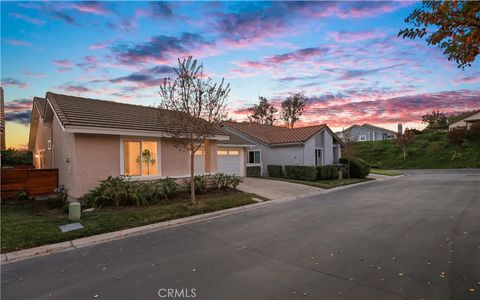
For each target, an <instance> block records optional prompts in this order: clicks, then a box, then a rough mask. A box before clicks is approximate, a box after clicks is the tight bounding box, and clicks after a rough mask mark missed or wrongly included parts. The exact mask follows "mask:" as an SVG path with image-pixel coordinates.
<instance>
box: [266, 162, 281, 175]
mask: <svg viewBox="0 0 480 300" xmlns="http://www.w3.org/2000/svg"><path fill="white" fill-rule="evenodd" d="M267 170H268V176H270V177H278V178H280V177H283V166H281V165H268V166H267Z"/></svg>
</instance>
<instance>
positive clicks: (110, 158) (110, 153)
mask: <svg viewBox="0 0 480 300" xmlns="http://www.w3.org/2000/svg"><path fill="white" fill-rule="evenodd" d="M74 139H75V155H74V164H75V168H74V174H73V176H74V178H75V187H74V190H73V191H72V196H73V197H75V198H79V197H81V196H82V195H84V194H85V193H86V192H88V191H90V190H91V189H93V188H95V187H96V186H98V184H99V183H100V180H103V179H106V178H107V177H108V176H118V175H120V137H119V136H114V135H95V134H81V133H76V134H75V136H74Z"/></svg>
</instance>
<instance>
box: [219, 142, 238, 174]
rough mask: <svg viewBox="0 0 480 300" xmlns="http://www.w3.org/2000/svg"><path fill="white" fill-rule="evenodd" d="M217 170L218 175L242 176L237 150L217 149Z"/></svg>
mask: <svg viewBox="0 0 480 300" xmlns="http://www.w3.org/2000/svg"><path fill="white" fill-rule="evenodd" d="M217 168H218V172H219V173H224V174H228V175H237V176H242V172H241V170H242V159H241V157H240V150H239V149H228V148H218V150H217Z"/></svg>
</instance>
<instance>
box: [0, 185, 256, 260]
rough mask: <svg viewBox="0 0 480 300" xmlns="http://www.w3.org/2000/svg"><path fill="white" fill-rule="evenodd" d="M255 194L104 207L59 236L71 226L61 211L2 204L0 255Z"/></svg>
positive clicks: (246, 200) (244, 200)
mask: <svg viewBox="0 0 480 300" xmlns="http://www.w3.org/2000/svg"><path fill="white" fill-rule="evenodd" d="M253 197H257V198H261V197H259V196H257V195H254V194H247V193H243V192H240V191H235V192H222V191H216V192H209V193H208V194H205V195H197V204H196V205H195V206H193V205H191V204H190V203H189V201H188V198H186V197H184V198H182V199H177V200H176V201H175V202H171V203H168V204H158V205H151V206H145V207H123V208H104V209H99V210H96V211H94V212H90V213H83V215H82V219H81V221H80V222H81V224H82V225H83V226H84V227H85V229H83V230H77V231H72V232H68V233H61V231H60V229H59V228H58V226H59V225H63V224H68V223H70V222H69V221H68V219H67V215H66V214H64V213H63V212H62V211H60V210H51V209H46V208H44V209H36V210H35V212H34V211H33V210H32V208H31V207H29V206H21V205H13V204H4V205H2V206H1V217H2V222H1V252H2V253H5V252H10V251H15V250H21V249H26V248H31V247H36V246H41V245H45V244H51V243H58V242H63V241H68V240H72V239H76V238H81V237H86V236H91V235H95V234H100V233H105V232H111V231H116V230H121V229H126V228H132V227H137V226H142V225H147V224H152V223H157V222H162V221H167V220H172V219H177V218H182V217H187V216H192V215H197V214H202V213H207V212H213V211H218V210H222V209H227V208H232V207H237V206H242V205H247V204H253V203H256V202H255V201H254V200H252V198H253Z"/></svg>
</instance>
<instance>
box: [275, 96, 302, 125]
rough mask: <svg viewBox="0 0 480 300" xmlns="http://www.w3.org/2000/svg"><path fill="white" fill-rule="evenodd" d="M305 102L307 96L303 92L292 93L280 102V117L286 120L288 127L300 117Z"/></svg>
mask: <svg viewBox="0 0 480 300" xmlns="http://www.w3.org/2000/svg"><path fill="white" fill-rule="evenodd" d="M307 102H308V98H307V97H306V96H305V94H304V93H296V94H293V95H292V96H290V97H288V98H287V99H285V100H284V101H283V102H282V117H281V118H282V120H284V121H285V122H287V126H288V128H293V126H294V125H295V122H297V121H298V120H299V119H300V116H301V115H302V113H303V110H304V109H305V106H306V105H307Z"/></svg>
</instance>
